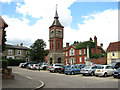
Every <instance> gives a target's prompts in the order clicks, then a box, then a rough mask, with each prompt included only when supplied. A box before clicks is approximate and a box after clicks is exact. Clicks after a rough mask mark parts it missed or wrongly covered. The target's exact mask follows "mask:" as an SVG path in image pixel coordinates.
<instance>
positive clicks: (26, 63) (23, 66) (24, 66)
mask: <svg viewBox="0 0 120 90" xmlns="http://www.w3.org/2000/svg"><path fill="white" fill-rule="evenodd" d="M28 64H37V63H36V62H25V63H24V64H22V66H21V67H22V68H26V66H27V65H28Z"/></svg>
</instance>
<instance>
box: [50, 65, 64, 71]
mask: <svg viewBox="0 0 120 90" xmlns="http://www.w3.org/2000/svg"><path fill="white" fill-rule="evenodd" d="M61 66H63V64H60V63H56V64H51V65H50V66H49V71H50V72H58V71H59V70H60V69H61Z"/></svg>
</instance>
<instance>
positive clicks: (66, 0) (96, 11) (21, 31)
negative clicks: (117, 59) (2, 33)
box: [0, 0, 119, 50]
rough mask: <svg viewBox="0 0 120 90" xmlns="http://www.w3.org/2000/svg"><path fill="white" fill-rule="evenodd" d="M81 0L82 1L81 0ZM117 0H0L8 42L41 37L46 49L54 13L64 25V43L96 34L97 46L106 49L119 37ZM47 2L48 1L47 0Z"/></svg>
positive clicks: (33, 39)
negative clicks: (56, 13)
mask: <svg viewBox="0 0 120 90" xmlns="http://www.w3.org/2000/svg"><path fill="white" fill-rule="evenodd" d="M83 1H84V2H83ZM118 1H119V0H19V1H18V0H0V15H1V16H2V18H3V19H4V20H5V22H6V23H7V24H8V25H9V26H8V27H7V28H6V29H5V30H6V31H7V32H6V34H7V36H6V38H7V43H9V44H13V45H17V44H20V43H23V44H24V46H28V47H29V46H31V45H32V44H33V43H34V42H35V40H37V39H43V40H44V41H45V42H46V45H47V46H46V49H49V41H48V40H49V27H50V26H51V25H52V23H53V21H54V16H55V10H56V4H57V5H58V6H57V11H58V16H59V21H60V22H61V24H62V25H63V26H64V40H63V46H64V47H65V45H66V42H69V43H70V44H72V43H73V42H74V41H81V42H83V41H88V40H89V38H90V37H91V38H92V39H93V40H94V36H97V40H98V46H99V45H100V43H103V49H105V50H106V49H107V47H108V45H109V43H110V42H116V41H118ZM46 2H47V3H46Z"/></svg>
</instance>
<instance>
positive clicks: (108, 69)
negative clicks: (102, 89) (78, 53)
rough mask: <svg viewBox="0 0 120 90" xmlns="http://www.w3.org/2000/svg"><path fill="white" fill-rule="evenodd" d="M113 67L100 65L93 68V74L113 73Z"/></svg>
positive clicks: (106, 74)
mask: <svg viewBox="0 0 120 90" xmlns="http://www.w3.org/2000/svg"><path fill="white" fill-rule="evenodd" d="M113 71H114V68H113V67H112V66H109V65H100V66H98V68H97V69H96V70H95V76H104V77H107V76H108V75H113Z"/></svg>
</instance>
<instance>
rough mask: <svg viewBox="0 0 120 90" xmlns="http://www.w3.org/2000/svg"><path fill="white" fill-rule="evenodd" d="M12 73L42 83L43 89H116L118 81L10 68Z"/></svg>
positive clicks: (111, 78)
mask: <svg viewBox="0 0 120 90" xmlns="http://www.w3.org/2000/svg"><path fill="white" fill-rule="evenodd" d="M12 68H13V73H16V74H19V75H22V76H25V77H27V78H29V79H31V81H32V80H36V81H40V80H41V81H43V82H44V83H45V86H44V88H118V79H114V78H113V77H112V76H109V77H107V78H104V77H95V76H82V75H81V74H78V75H65V74H59V73H50V72H49V71H42V70H41V71H37V70H36V71H34V70H28V69H23V68H19V67H12Z"/></svg>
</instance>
